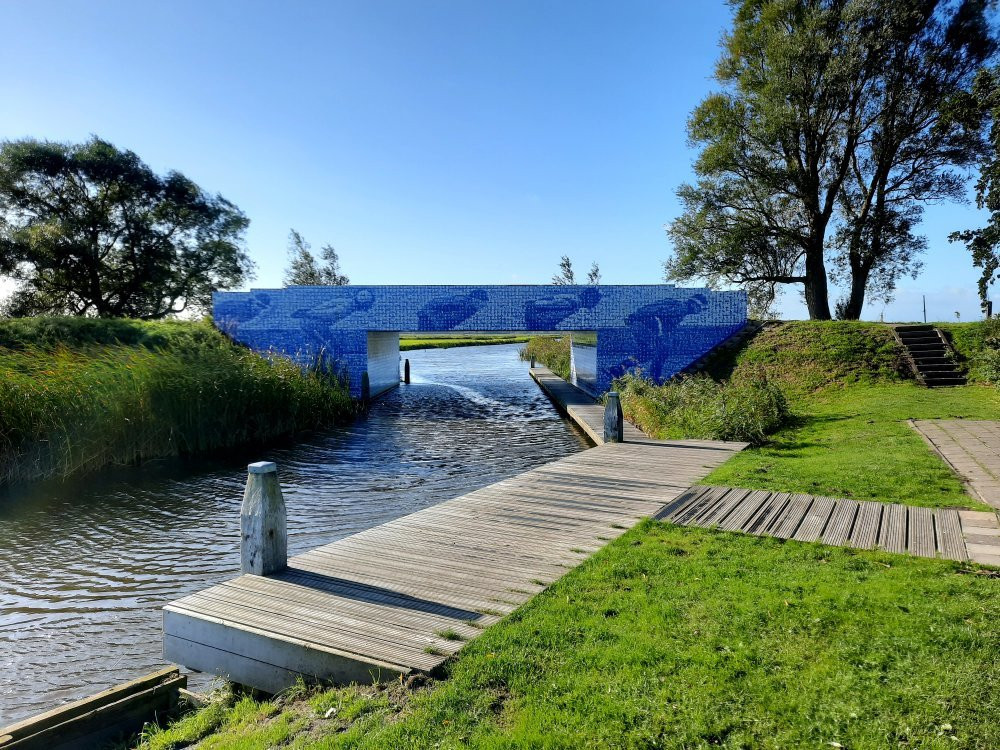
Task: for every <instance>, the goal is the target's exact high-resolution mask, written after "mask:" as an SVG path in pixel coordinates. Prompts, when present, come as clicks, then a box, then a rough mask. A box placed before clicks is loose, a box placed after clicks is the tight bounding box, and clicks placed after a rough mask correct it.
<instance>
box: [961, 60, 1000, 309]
mask: <svg viewBox="0 0 1000 750" xmlns="http://www.w3.org/2000/svg"><path fill="white" fill-rule="evenodd" d="M973 93H974V95H975V101H976V104H977V105H978V107H979V111H980V112H981V113H982V114H983V115H984V116H985V117H986V118H987V120H988V122H989V137H988V143H989V147H988V149H987V150H986V152H985V153H984V154H983V158H982V162H981V163H980V168H979V179H978V180H977V182H976V206H977V207H978V208H980V209H984V210H986V211H988V212H989V217H988V219H987V222H986V226H983V227H979V228H977V229H965V230H961V231H957V232H954V233H952V234H951V236H950V237H949V239H950V240H951V241H952V242H958V241H961V242H964V243H965V244H966V247H968V249H969V252H971V253H972V263H973V265H974V266H976V267H977V268H979V269H980V275H979V298H980V300H981V301H982V303H983V307H984V309H985V308H986V301H987V299H988V298H989V289H990V286H991V285H992V284H993V282H995V281H996V280H997V278H998V276H1000V69H997V68H993V69H989V70H984V71H982V72H981V73H980V74H979V76H978V77H977V78H976V84H975V86H974V87H973Z"/></svg>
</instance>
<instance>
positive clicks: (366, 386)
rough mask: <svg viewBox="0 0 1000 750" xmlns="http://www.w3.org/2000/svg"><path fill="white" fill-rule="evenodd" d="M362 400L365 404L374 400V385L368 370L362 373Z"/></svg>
mask: <svg viewBox="0 0 1000 750" xmlns="http://www.w3.org/2000/svg"><path fill="white" fill-rule="evenodd" d="M361 400H362V401H363V402H364V403H365V404H367V403H368V402H369V401H371V400H372V386H371V381H370V380H368V371H367V370H365V371H364V372H363V373H361Z"/></svg>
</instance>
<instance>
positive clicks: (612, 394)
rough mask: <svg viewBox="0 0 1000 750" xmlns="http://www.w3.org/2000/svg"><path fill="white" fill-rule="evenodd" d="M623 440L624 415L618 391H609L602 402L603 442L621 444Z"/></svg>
mask: <svg viewBox="0 0 1000 750" xmlns="http://www.w3.org/2000/svg"><path fill="white" fill-rule="evenodd" d="M624 440H625V415H624V414H623V413H622V402H621V399H620V398H619V397H618V391H609V392H608V395H607V397H606V398H605V401H604V442H605V443H621V442H624Z"/></svg>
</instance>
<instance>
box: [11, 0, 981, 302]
mask: <svg viewBox="0 0 1000 750" xmlns="http://www.w3.org/2000/svg"><path fill="white" fill-rule="evenodd" d="M0 21H2V23H3V25H4V27H6V28H7V29H16V30H17V33H9V34H7V35H6V37H5V39H4V44H3V45H0V65H2V69H3V70H4V71H6V75H5V76H3V77H2V78H0V138H19V137H23V136H29V135H30V136H34V137H38V138H46V139H53V140H66V141H79V140H83V139H85V138H87V137H88V135H90V134H92V133H93V134H97V135H100V136H101V137H103V138H107V139H109V140H111V141H112V142H114V143H116V144H117V145H118V146H120V147H124V148H129V149H132V150H134V151H135V152H136V153H138V154H139V155H140V156H141V157H142V158H143V159H144V160H146V161H147V162H148V163H149V164H150V165H151V166H152V167H153V168H155V169H157V170H159V171H164V170H167V169H177V170H179V171H181V172H183V173H185V174H186V175H187V176H188V177H190V178H192V179H194V180H195V181H196V182H198V183H199V184H201V185H202V187H204V188H206V189H208V190H210V191H213V192H219V193H221V194H222V195H224V196H225V197H227V198H228V199H230V200H232V201H233V202H234V203H236V204H237V205H239V206H240V207H241V208H242V209H243V210H244V211H245V212H246V213H247V214H248V216H249V217H250V219H251V225H250V230H249V232H248V235H247V241H248V245H249V249H250V253H251V255H252V257H253V258H254V260H255V261H256V263H257V265H258V273H257V279H256V280H255V281H254V282H253V285H254V286H277V285H280V283H281V278H282V274H283V270H284V266H285V263H286V259H287V258H286V243H287V235H288V231H289V229H290V228H291V227H294V228H296V229H297V230H299V231H300V232H302V234H304V235H305V237H306V238H307V239H308V240H309V241H311V242H312V243H313V244H314V246H316V247H318V246H319V245H321V244H324V243H326V242H329V243H332V244H333V245H334V246H335V247H336V248H337V249H338V251H339V252H340V255H341V261H342V265H343V269H344V271H345V272H346V273H348V274H349V275H350V277H351V279H352V281H353V282H355V283H372V284H377V283H385V284H399V283H475V284H480V283H481V284H487V283H536V282H542V283H544V282H547V281H548V279H549V277H550V276H551V275H552V273H553V271H554V270H555V267H556V264H557V262H558V260H559V257H560V256H561V255H563V254H568V255H569V256H570V257H571V258H572V259H573V260H574V262H575V264H576V267H577V269H578V271H580V272H581V273H582V272H583V271H585V270H586V268H587V267H589V265H590V262H591V261H592V260H596V261H597V262H598V263H599V264H600V266H601V269H602V272H603V281H604V282H605V283H655V282H658V281H660V280H661V278H662V269H661V264H662V261H663V260H664V258H666V257H667V255H668V254H669V252H670V245H669V242H668V240H667V238H666V235H665V233H664V230H663V226H664V224H666V223H667V222H669V221H670V220H671V219H672V218H674V217H675V216H676V215H677V213H678V204H677V201H676V199H675V196H674V191H675V189H676V187H677V185H678V184H680V183H681V182H683V181H685V180H687V179H690V177H691V162H692V159H693V156H694V154H693V152H692V151H691V150H690V149H689V148H688V146H687V144H686V139H685V131H684V126H685V121H686V118H687V116H688V114H689V112H690V111H691V109H692V108H693V107H694V106H695V105H696V104H697V103H698V101H699V100H700V99H701V98H702V97H703V96H704V95H705V94H706V93H707V92H708V91H709V90H710V88H711V87H712V86H713V82H712V80H711V75H712V71H713V66H714V62H715V59H716V57H717V54H718V40H719V36H720V33H721V32H722V31H723V30H724V29H725V28H726V27H727V26H728V23H729V10H728V8H727V7H726V6H725V5H724V4H723V3H722V2H713V1H711V0H699V1H698V2H678V1H675V0H670V1H667V0H648V1H647V0H625V1H623V2H618V3H606V2H596V1H590V0H587V1H583V2H577V1H575V0H574V1H571V0H562V1H561V2H546V1H545V0H542V1H539V0H531V1H530V2H528V1H521V0H513V1H509V0H505V1H504V2H492V3H487V2H481V1H472V0H450V1H444V2H441V1H438V0H419V1H414V0H407V1H405V2H403V1H399V2H395V1H394V2H389V1H381V0H365V1H363V2H362V1H360V0H359V1H357V2H355V1H352V2H343V1H339V2H314V3H306V2H288V3H274V2H267V3H265V2H245V1H243V0H240V1H239V2H237V1H236V0H230V1H228V2H221V1H220V2H204V1H203V2H185V1H178V0H172V1H171V2H169V3H166V2H163V3H137V2H110V1H102V2H90V3H84V2H78V1H75V0H74V1H72V2H46V1H45V0H33V1H32V2H7V3H3V4H2V6H0ZM981 222H982V218H981V216H980V215H979V214H978V212H976V211H975V210H974V209H973V208H972V207H962V206H957V207H956V206H933V207H930V208H929V210H928V212H927V220H926V222H925V225H924V230H925V232H926V234H927V236H928V238H929V241H930V251H929V253H928V255H927V257H926V267H925V270H924V272H923V274H922V275H921V277H920V278H918V279H917V280H916V281H911V280H909V279H907V280H905V281H903V282H902V283H901V285H900V290H899V294H898V295H897V301H896V303H894V304H892V305H890V306H889V307H888V308H886V309H885V310H884V313H885V316H886V319H887V320H890V319H899V320H913V319H917V318H918V317H919V316H920V315H921V312H920V305H921V295H923V294H926V295H927V305H928V315H929V317H930V318H931V319H939V320H945V319H951V320H953V319H954V317H955V316H954V312H955V311H959V312H960V313H961V316H962V319H963V320H971V319H975V318H977V317H979V311H978V299H977V297H976V292H975V279H976V273H975V270H974V269H973V268H972V266H971V262H970V260H969V257H968V255H967V253H966V252H965V250H964V248H962V247H961V246H957V245H950V244H949V243H948V242H947V239H946V237H947V235H948V233H949V232H950V231H952V230H953V229H957V228H966V227H970V226H977V225H978V224H980V223H981ZM780 310H781V312H782V313H783V314H784V316H785V317H803V316H804V314H805V312H804V307H803V306H802V305H801V302H800V301H799V295H798V292H796V291H790V292H789V293H787V294H786V295H785V296H784V298H783V301H782V303H781V305H780ZM881 313H883V308H882V307H881V306H869V307H868V308H867V309H866V314H865V317H867V318H872V319H878V317H879V315H880V314H881Z"/></svg>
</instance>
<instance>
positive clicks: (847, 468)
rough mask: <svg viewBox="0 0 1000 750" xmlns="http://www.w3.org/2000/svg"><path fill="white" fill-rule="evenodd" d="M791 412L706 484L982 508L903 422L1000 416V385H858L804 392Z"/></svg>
mask: <svg viewBox="0 0 1000 750" xmlns="http://www.w3.org/2000/svg"><path fill="white" fill-rule="evenodd" d="M792 411H793V413H795V414H796V418H795V419H794V421H793V423H792V424H791V425H789V426H787V427H785V428H784V429H782V430H781V431H779V432H778V433H777V434H775V435H772V436H771V441H770V443H768V444H767V445H764V446H762V447H759V448H750V449H747V450H745V451H743V452H742V453H739V454H737V455H736V456H734V457H733V458H732V459H730V460H729V461H727V462H726V463H725V464H723V465H722V466H721V467H719V468H718V469H716V470H715V471H714V472H712V473H711V474H710V475H709V476H708V477H707V478H706V479H705V483H707V484H728V485H732V486H736V487H748V488H752V489H770V490H780V491H785V492H805V493H809V494H816V495H830V496H834V497H852V498H857V499H859V500H860V499H870V500H881V501H885V502H900V503H906V504H908V505H922V506H930V507H947V506H957V507H969V508H981V509H985V506H983V505H982V504H981V503H980V502H979V501H977V500H974V499H973V498H972V497H971V496H969V495H967V494H965V492H964V491H963V489H962V484H961V482H960V481H959V480H958V478H957V477H956V476H955V474H954V473H953V472H952V471H951V469H950V468H948V466H947V465H946V464H945V463H944V462H943V461H941V459H940V458H938V456H937V455H936V454H934V453H933V452H932V451H931V450H930V449H929V448H928V447H927V445H926V444H925V443H924V441H923V440H922V438H921V437H920V436H919V435H918V434H917V433H916V432H915V431H914V430H913V429H912V428H911V427H910V426H909V425H908V424H907V422H906V420H908V419H935V418H945V419H953V418H965V419H1000V392H998V391H997V390H996V389H995V388H991V387H986V386H966V387H963V388H941V389H928V388H923V387H921V386H919V385H917V384H916V383H914V382H901V383H881V384H855V385H853V386H851V387H848V388H833V389H826V390H824V391H821V392H818V393H813V394H810V395H809V396H808V397H805V396H802V395H799V396H797V397H795V398H794V399H793V401H792Z"/></svg>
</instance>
